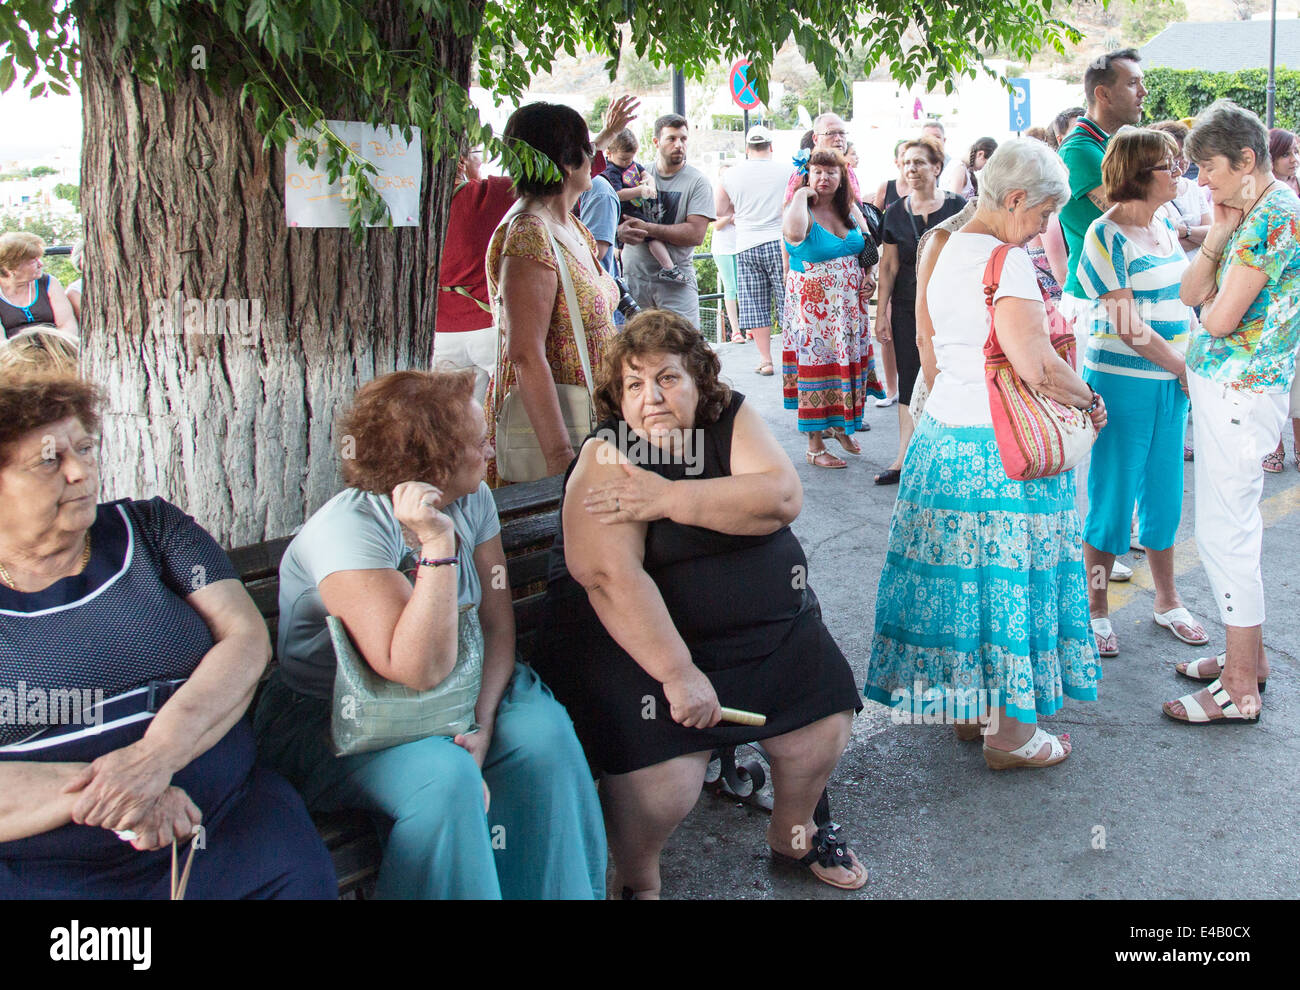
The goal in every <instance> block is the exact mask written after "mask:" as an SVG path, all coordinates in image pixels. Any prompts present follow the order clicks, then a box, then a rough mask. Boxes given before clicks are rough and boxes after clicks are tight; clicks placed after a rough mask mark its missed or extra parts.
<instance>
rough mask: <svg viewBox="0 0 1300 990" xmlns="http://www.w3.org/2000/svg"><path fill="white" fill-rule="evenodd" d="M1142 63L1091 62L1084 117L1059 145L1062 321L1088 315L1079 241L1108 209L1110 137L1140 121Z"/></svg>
mask: <svg viewBox="0 0 1300 990" xmlns="http://www.w3.org/2000/svg"><path fill="white" fill-rule="evenodd" d="M1140 60H1141V58H1140V56H1139V55H1138V53H1137V51H1136V50H1135V49H1133V48H1125V49H1122V50H1121V51H1117V52H1108V53H1107V54H1105V55H1102V56H1100V57H1099V58H1097V59H1095V60H1094V61H1093V62H1092V64H1091V65H1089V66H1088V68H1087V70H1086V71H1085V72H1084V74H1083V89H1084V94H1085V96H1086V98H1087V101H1088V112H1087V114H1086V115H1085V116H1082V117H1080V118H1079V120H1078V122H1077V123H1076V124H1075V126H1074V128H1073V129H1072V130H1071V131H1070V133H1069V134H1068V135H1067V136H1066V138H1065V140H1064V141H1063V142H1061V160H1062V161H1064V162H1065V167H1066V168H1067V169H1069V170H1070V201H1069V202H1068V203H1066V204H1065V206H1064V207H1062V208H1061V230H1062V232H1063V233H1064V234H1065V246H1066V247H1067V248H1068V249H1069V252H1070V262H1069V267H1070V271H1069V277H1068V278H1067V279H1066V280H1065V285H1064V286H1063V289H1064V292H1065V295H1066V296H1067V297H1069V296H1072V297H1073V299H1068V298H1066V299H1062V306H1061V309H1062V311H1063V312H1064V313H1065V314H1066V315H1067V316H1077V315H1079V314H1083V313H1086V312H1088V310H1089V307H1090V303H1088V302H1087V299H1086V294H1085V293H1084V291H1083V287H1082V286H1081V285H1080V284H1079V276H1078V274H1077V273H1076V269H1077V268H1078V266H1079V258H1080V256H1081V255H1082V254H1083V236H1084V234H1086V233H1087V232H1088V228H1089V227H1090V226H1092V222H1093V221H1094V220H1096V219H1097V218H1098V217H1099V216H1101V215H1102V214H1103V213H1104V212H1106V210H1108V209H1110V206H1111V204H1110V201H1109V200H1108V199H1107V198H1106V190H1105V188H1104V187H1103V186H1102V182H1101V159H1102V157H1103V156H1104V155H1105V154H1106V143H1107V142H1108V141H1109V140H1110V136H1111V134H1113V133H1114V132H1115V131H1117V130H1118V129H1119V128H1120V127H1122V126H1123V125H1125V124H1134V125H1136V124H1137V123H1138V122H1139V121H1141V120H1142V100H1143V99H1145V98H1146V95H1147V91H1146V88H1145V87H1144V86H1143V85H1142V67H1141V66H1140V65H1138V62H1139V61H1140ZM1086 322H1087V321H1086V320H1078V319H1076V321H1075V332H1076V333H1086V332H1087V330H1086V326H1082V327H1081V326H1080V325H1079V324H1081V323H1083V324H1086Z"/></svg>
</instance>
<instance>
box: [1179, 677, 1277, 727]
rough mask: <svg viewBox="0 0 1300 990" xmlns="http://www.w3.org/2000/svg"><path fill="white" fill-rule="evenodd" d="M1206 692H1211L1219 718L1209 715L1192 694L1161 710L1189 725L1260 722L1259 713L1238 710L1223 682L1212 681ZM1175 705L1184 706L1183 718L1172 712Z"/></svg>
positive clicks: (1252, 723) (1250, 723) (1206, 687)
mask: <svg viewBox="0 0 1300 990" xmlns="http://www.w3.org/2000/svg"><path fill="white" fill-rule="evenodd" d="M1205 690H1207V691H1209V692H1210V697H1212V698H1213V699H1214V703H1215V704H1216V705H1218V706H1219V715H1218V717H1217V718H1216V717H1214V716H1212V715H1210V714H1208V713H1207V712H1206V711H1205V709H1204V708H1202V707H1201V703H1200V702H1199V701H1197V700H1196V697H1195V695H1191V694H1185V695H1183V696H1182V697H1181V698H1179V699H1178V700H1177V701H1176V702H1173V701H1166V702H1165V703H1164V704H1163V705H1162V706H1161V709H1162V710H1163V711H1164V713H1165V714H1166V715H1168V716H1169V717H1170V718H1172V719H1173V720H1174V721H1175V722H1183V723H1185V724H1187V725H1229V724H1234V723H1235V724H1242V723H1245V724H1247V725H1254V724H1255V723H1256V722H1258V721H1259V714H1258V713H1257V714H1255V715H1252V716H1246V715H1243V714H1241V709H1240V708H1238V707H1237V705H1236V702H1234V701H1233V700H1232V696H1231V695H1230V694H1228V689H1227V688H1225V687H1224V686H1223V682H1222V681H1218V680H1216V681H1211V682H1210V683H1209V684H1207V685H1206V686H1205ZM1198 693H1199V692H1198ZM1174 704H1179V705H1182V706H1183V712H1184V713H1185V714H1184V715H1182V716H1180V715H1175V714H1174V713H1173V712H1172V711H1171V710H1170V706H1171V705H1174Z"/></svg>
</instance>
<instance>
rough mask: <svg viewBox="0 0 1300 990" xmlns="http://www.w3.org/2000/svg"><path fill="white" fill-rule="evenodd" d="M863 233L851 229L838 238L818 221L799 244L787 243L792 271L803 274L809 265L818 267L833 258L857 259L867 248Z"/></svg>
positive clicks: (814, 222) (786, 248)
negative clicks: (817, 265)
mask: <svg viewBox="0 0 1300 990" xmlns="http://www.w3.org/2000/svg"><path fill="white" fill-rule="evenodd" d="M866 243H867V242H866V240H865V239H864V238H863V236H862V231H860V230H859V229H858V228H857V227H850V228H849V232H848V233H847V234H846V235H845V236H843V237H836V236H835V235H834V234H832V233H831V232H830V231H829V230H827V229H826V228H825V227H823V226H822V225H821V224H819V223H818V222H817V221H816V220H814V221H813V223H812V226H811V227H810V228H809V229H808V236H807V237H805V238H804V239H803V240H802V241H800V242H799V243H798V244H791V243H790V242H789V241H786V242H785V250H786V252H787V253H788V254H789V255H790V270H791V271H792V272H802V271H803V270H804V267H805V266H807V265H816V264H819V263H820V262H823V261H830V260H831V259H832V258H856V257H857V256H858V255H859V254H861V253H862V249H863V248H864V247H866Z"/></svg>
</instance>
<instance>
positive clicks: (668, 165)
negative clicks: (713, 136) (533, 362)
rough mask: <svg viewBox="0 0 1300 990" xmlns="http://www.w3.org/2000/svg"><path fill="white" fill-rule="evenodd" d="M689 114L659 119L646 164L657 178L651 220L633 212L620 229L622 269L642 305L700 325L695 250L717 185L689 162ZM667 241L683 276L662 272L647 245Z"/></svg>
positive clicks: (648, 207)
mask: <svg viewBox="0 0 1300 990" xmlns="http://www.w3.org/2000/svg"><path fill="white" fill-rule="evenodd" d="M688 135H689V128H688V125H687V123H686V118H685V117H681V116H678V115H677V114H668V115H666V116H663V117H660V118H659V119H658V120H656V121H655V136H654V142H655V151H656V154H655V160H654V162H652V163H651V165H650V167H649V168H647V169H646V171H647V172H648V173H649V175H650V176H651V178H652V179H653V180H654V185H655V191H656V193H657V196H656V198H655V199H651V200H647V201H646V204H645V214H646V216H647V217H648V218H649V219H648V221H647V220H638V219H636V218H635V217H629V218H628V219H626V220H624V221H623V222H622V223H621V224H620V225H619V228H618V239H619V240H620V241H621V242H622V243H623V274H624V275H625V276H626V278H627V283H628V288H629V289H631V291H632V295H633V296H634V297H635V298H636V301H637V303H638V304H639V305H640V306H641V308H642V309H667V310H671V311H672V312H674V313H677V314H679V315H681V316H684V317H686V319H688V320H690V321H691V322H692V323H693V324H695V326H697V327H698V326H699V325H700V293H699V289H698V287H697V286H696V282H695V265H694V264H693V263H692V262H691V255H692V254H694V253H695V249H696V247H698V246H699V245H701V244H703V243H704V235H705V234H706V233H707V232H708V229H709V223H710V221H712V220H714V219H716V214H715V213H714V211H713V188H712V187H711V186H710V185H709V180H708V179H707V178H705V177H704V174H703V173H702V172H700V171H699V170H698V169H695V168H692V167H691V166H690V165H687V164H686V139H687V137H688ZM647 238H653V239H655V240H657V241H661V242H663V243H664V244H665V245H667V247H668V254H669V255H670V256H671V257H672V259H673V261H675V262H676V263H677V271H678V272H680V273H681V274H682V276H683V281H681V282H672V281H666V280H664V279H660V278H658V277H657V275H658V273H659V271H660V266H659V262H657V261H655V260H654V257H653V256H652V255H651V254H650V249H649V248H648V247H647V246H646V244H645V241H646V239H647Z"/></svg>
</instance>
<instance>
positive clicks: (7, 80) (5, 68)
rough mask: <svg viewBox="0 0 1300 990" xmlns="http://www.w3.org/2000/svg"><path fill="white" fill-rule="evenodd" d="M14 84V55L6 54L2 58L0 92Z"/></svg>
mask: <svg viewBox="0 0 1300 990" xmlns="http://www.w3.org/2000/svg"><path fill="white" fill-rule="evenodd" d="M13 84H14V57H13V56H12V55H6V56H5V57H4V59H3V60H0V93H3V92H4V91H5V90H7V89H8V88H9V87H10V86H12V85H13Z"/></svg>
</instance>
